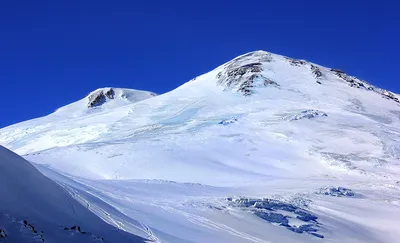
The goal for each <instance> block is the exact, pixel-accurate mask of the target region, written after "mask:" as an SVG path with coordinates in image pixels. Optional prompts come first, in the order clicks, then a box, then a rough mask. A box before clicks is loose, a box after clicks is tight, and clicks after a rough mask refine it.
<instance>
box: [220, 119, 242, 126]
mask: <svg viewBox="0 0 400 243" xmlns="http://www.w3.org/2000/svg"><path fill="white" fill-rule="evenodd" d="M237 121H238V119H237V118H232V119H225V120H222V121H220V122H219V123H218V124H220V125H224V126H226V125H230V124H233V123H235V122H237Z"/></svg>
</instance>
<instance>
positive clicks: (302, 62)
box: [285, 57, 307, 67]
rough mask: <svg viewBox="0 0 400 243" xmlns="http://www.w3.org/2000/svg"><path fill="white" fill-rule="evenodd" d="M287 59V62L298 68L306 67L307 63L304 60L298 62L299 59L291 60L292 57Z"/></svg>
mask: <svg viewBox="0 0 400 243" xmlns="http://www.w3.org/2000/svg"><path fill="white" fill-rule="evenodd" d="M285 59H286V61H288V62H289V64H290V65H292V66H297V67H300V66H302V65H305V64H306V63H307V62H306V61H304V60H298V59H294V58H290V57H285Z"/></svg>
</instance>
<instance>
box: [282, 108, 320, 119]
mask: <svg viewBox="0 0 400 243" xmlns="http://www.w3.org/2000/svg"><path fill="white" fill-rule="evenodd" d="M326 116H328V114H326V113H325V112H323V111H318V110H304V111H302V112H300V113H299V114H296V115H293V116H290V117H288V118H287V120H289V121H297V120H301V119H312V118H315V117H326Z"/></svg>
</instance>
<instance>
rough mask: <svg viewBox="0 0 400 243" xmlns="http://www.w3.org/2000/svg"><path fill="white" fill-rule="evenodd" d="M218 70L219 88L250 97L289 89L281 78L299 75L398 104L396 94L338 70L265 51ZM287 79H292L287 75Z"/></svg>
mask: <svg viewBox="0 0 400 243" xmlns="http://www.w3.org/2000/svg"><path fill="white" fill-rule="evenodd" d="M217 70H218V72H217V75H216V79H217V83H218V85H222V86H223V87H224V89H225V90H236V91H237V92H239V93H241V94H242V95H243V96H250V95H251V94H254V93H256V91H257V90H258V89H259V88H263V87H270V88H280V87H283V88H284V87H287V86H291V85H292V84H293V83H289V84H288V83H285V80H283V79H282V77H283V76H285V73H287V74H290V75H291V76H292V77H299V74H300V75H301V76H302V77H303V78H304V79H305V80H308V81H309V80H313V85H324V84H325V82H327V81H328V82H329V81H331V80H332V77H333V78H334V79H335V80H336V81H338V82H342V83H345V84H347V85H348V86H350V87H352V88H358V89H365V90H367V91H373V92H375V93H377V94H379V95H381V96H382V97H383V98H386V99H389V100H392V101H394V102H397V103H400V101H399V98H398V96H397V95H396V94H394V93H391V92H389V91H387V90H384V89H380V88H378V87H375V86H373V85H371V84H369V83H368V82H366V81H364V80H360V79H358V78H356V77H353V76H350V75H348V74H346V73H345V72H343V71H341V70H339V69H335V68H327V67H323V66H320V65H317V64H313V63H311V62H308V61H306V60H299V59H294V58H290V57H285V56H281V55H277V54H272V53H269V52H266V51H254V52H250V53H247V54H244V55H241V56H239V57H237V58H234V59H233V60H231V61H229V62H227V63H225V64H224V65H222V66H221V67H219V68H217ZM286 79H287V80H291V78H290V76H289V77H288V78H286ZM310 84H311V83H310ZM304 85H305V84H304Z"/></svg>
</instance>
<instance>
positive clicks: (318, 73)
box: [311, 64, 322, 83]
mask: <svg viewBox="0 0 400 243" xmlns="http://www.w3.org/2000/svg"><path fill="white" fill-rule="evenodd" d="M311 72H312V74H313V75H314V77H315V78H316V79H319V78H320V77H322V72H321V69H320V68H319V67H317V66H315V65H312V64H311ZM317 82H318V81H317ZM319 83H320V82H319Z"/></svg>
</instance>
